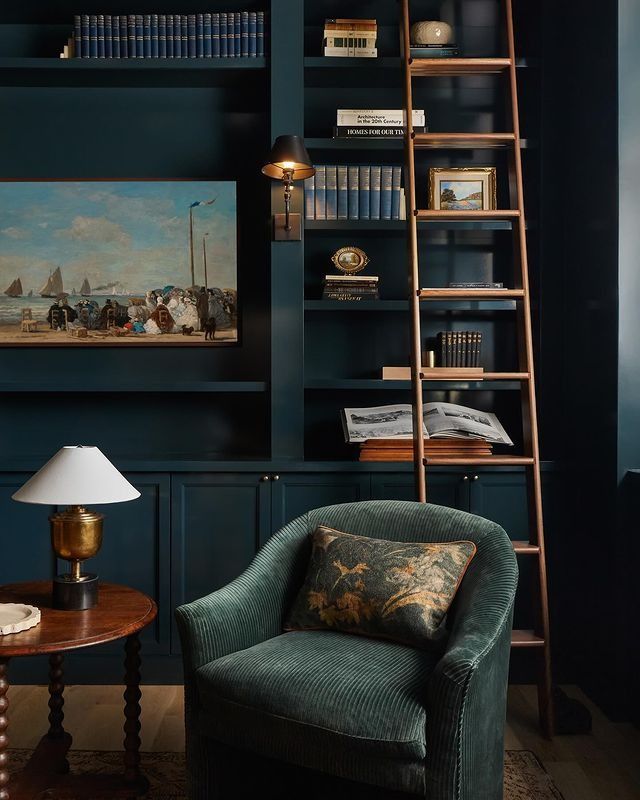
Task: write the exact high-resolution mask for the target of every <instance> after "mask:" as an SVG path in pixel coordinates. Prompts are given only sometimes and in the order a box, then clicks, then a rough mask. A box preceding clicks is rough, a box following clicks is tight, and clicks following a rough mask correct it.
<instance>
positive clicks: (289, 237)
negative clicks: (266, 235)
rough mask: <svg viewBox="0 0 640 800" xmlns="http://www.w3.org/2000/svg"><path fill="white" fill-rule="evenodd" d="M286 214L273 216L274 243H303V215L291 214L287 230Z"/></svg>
mask: <svg viewBox="0 0 640 800" xmlns="http://www.w3.org/2000/svg"><path fill="white" fill-rule="evenodd" d="M286 219H287V215H286V214H274V215H273V240H274V242H301V241H302V214H289V227H290V229H291V230H287V229H286Z"/></svg>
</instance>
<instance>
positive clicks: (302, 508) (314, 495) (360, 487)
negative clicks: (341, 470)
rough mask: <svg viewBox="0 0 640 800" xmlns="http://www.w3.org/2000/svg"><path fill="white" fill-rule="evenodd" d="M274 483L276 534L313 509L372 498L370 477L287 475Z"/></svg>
mask: <svg viewBox="0 0 640 800" xmlns="http://www.w3.org/2000/svg"><path fill="white" fill-rule="evenodd" d="M274 478H275V479H274ZM270 483H271V497H272V506H271V532H272V533H275V532H276V531H277V530H279V529H280V528H281V527H282V526H283V525H286V523H287V522H290V521H291V520H292V519H295V518H296V517H299V516H300V515H301V514H305V513H306V512H307V511H310V510H311V509H312V508H322V506H331V505H335V504H337V503H354V502H356V501H358V500H368V499H369V497H370V478H369V475H357V474H356V475H354V474H349V473H347V474H335V473H330V472H328V473H326V474H325V473H322V474H319V473H314V474H309V475H306V474H304V473H298V474H295V475H294V474H289V475H288V474H284V475H277V476H273V475H272V476H271V481H270Z"/></svg>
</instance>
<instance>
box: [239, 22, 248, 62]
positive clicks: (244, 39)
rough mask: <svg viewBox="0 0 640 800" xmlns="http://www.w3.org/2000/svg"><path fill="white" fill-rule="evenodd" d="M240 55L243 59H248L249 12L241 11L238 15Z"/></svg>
mask: <svg viewBox="0 0 640 800" xmlns="http://www.w3.org/2000/svg"><path fill="white" fill-rule="evenodd" d="M240 37H241V38H240V45H241V48H240V55H241V56H242V57H243V58H248V57H249V12H248V11H243V12H241V14H240Z"/></svg>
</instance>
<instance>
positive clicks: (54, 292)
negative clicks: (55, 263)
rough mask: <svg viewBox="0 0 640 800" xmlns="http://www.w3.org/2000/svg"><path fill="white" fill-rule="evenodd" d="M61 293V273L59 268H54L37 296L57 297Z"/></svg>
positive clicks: (62, 288)
mask: <svg viewBox="0 0 640 800" xmlns="http://www.w3.org/2000/svg"><path fill="white" fill-rule="evenodd" d="M63 291H64V286H63V284H62V272H60V267H56V269H55V270H54V272H53V273H52V274H51V275H49V278H48V279H47V282H46V283H45V285H44V286H43V287H42V289H40V292H39V294H40V297H57V296H58V295H59V294H62V292H63Z"/></svg>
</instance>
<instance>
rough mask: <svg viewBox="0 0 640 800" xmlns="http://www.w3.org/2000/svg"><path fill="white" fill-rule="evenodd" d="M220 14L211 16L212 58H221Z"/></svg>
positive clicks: (215, 13) (216, 13)
mask: <svg viewBox="0 0 640 800" xmlns="http://www.w3.org/2000/svg"><path fill="white" fill-rule="evenodd" d="M220 16H221V15H220V14H219V13H218V12H214V13H213V14H211V58H220Z"/></svg>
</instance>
